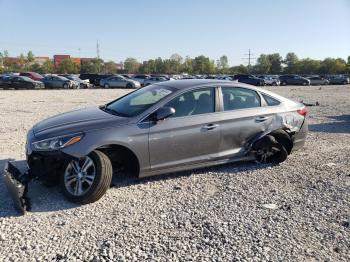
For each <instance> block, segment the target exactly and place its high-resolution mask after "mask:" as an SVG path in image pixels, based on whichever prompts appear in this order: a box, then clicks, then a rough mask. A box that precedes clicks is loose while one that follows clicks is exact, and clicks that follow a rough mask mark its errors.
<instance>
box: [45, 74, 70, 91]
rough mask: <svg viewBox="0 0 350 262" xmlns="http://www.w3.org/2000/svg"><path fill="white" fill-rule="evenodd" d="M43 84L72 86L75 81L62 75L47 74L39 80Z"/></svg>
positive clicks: (63, 86) (57, 86) (56, 86)
mask: <svg viewBox="0 0 350 262" xmlns="http://www.w3.org/2000/svg"><path fill="white" fill-rule="evenodd" d="M41 81H42V82H43V83H44V84H45V88H65V89H68V88H74V87H75V83H74V81H72V80H69V79H68V78H65V77H63V76H56V75H48V76H45V77H44V78H43V79H42V80H41Z"/></svg>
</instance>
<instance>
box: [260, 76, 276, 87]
mask: <svg viewBox="0 0 350 262" xmlns="http://www.w3.org/2000/svg"><path fill="white" fill-rule="evenodd" d="M259 78H260V79H263V80H264V83H265V85H269V86H279V85H280V83H281V81H280V80H279V79H278V78H275V77H272V76H259Z"/></svg>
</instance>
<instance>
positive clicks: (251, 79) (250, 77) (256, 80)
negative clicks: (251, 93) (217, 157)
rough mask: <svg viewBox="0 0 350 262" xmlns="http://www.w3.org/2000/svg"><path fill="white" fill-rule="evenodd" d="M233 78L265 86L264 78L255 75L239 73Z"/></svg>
mask: <svg viewBox="0 0 350 262" xmlns="http://www.w3.org/2000/svg"><path fill="white" fill-rule="evenodd" d="M233 80H237V81H238V82H241V83H245V84H249V85H254V86H263V85H264V84H265V83H264V80H263V79H260V78H257V77H256V76H253V75H243V74H238V75H234V76H233Z"/></svg>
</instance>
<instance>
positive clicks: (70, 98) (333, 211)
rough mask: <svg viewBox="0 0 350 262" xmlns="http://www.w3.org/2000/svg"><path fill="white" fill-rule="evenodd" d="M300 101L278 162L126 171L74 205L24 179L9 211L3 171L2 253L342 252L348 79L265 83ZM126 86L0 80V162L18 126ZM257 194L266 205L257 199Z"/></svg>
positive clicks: (181, 256) (335, 257)
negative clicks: (296, 136)
mask: <svg viewBox="0 0 350 262" xmlns="http://www.w3.org/2000/svg"><path fill="white" fill-rule="evenodd" d="M269 89H270V90H275V91H276V92H277V93H279V94H281V95H284V96H287V97H290V98H292V99H294V100H298V101H300V100H304V102H315V101H318V102H319V103H320V106H317V107H309V110H310V114H309V124H310V127H309V128H310V133H309V137H308V139H307V143H306V146H305V148H304V149H303V150H300V151H298V152H295V153H294V154H292V155H291V156H290V157H289V159H288V160H287V161H286V162H284V163H282V164H281V165H279V166H270V165H257V164H254V163H239V164H233V165H232V164H231V165H223V166H219V167H211V168H207V169H200V170H195V171H191V172H182V173H178V174H173V175H167V176H160V177H157V178H152V179H147V180H141V181H138V182H132V181H130V182H124V183H122V184H118V185H117V186H116V187H114V188H111V189H110V190H109V191H108V192H107V194H106V196H105V197H103V198H102V199H101V200H100V201H98V202H97V203H94V204H90V205H85V206H77V205H74V204H71V203H69V202H67V201H65V200H64V199H63V197H62V196H61V194H60V193H59V190H58V188H45V187H44V186H42V185H40V184H39V183H37V182H34V183H32V187H31V189H30V196H31V198H32V201H33V211H32V212H30V213H29V214H27V215H25V216H17V215H16V214H17V213H16V211H15V210H14V209H13V207H12V203H11V202H10V199H9V197H8V194H7V191H6V188H5V186H4V184H3V180H2V177H1V178H0V261H16V260H18V261H25V260H37V261H40V260H43V261H44V260H70V261H74V260H78V261H80V260H93V259H94V260H96V261H105V260H118V261H124V260H125V261H130V260H134V261H136V260H141V261H142V260H146V259H149V260H157V261H165V260H172V261H188V260H196V261H206V260H215V261H232V260H234V261H246V260H250V261H260V260H271V261H287V260H288V261H305V260H307V261H314V260H326V261H350V252H349V249H350V231H349V230H350V227H349V223H350V165H349V162H350V111H349V109H350V87H349V86H347V87H345V86H330V87H322V88H320V87H318V86H316V87H277V88H275V87H271V88H269ZM125 92H127V91H125V90H52V91H48V90H39V91H3V90H0V134H1V135H0V168H1V170H2V169H3V165H4V163H5V162H6V161H7V160H8V159H16V160H21V159H24V157H25V156H24V144H25V136H26V132H27V130H28V129H29V128H30V127H31V126H32V125H33V124H35V123H36V122H37V121H39V120H41V119H43V118H46V117H48V116H51V115H54V114H57V113H60V112H64V111H67V110H70V109H75V108H79V107H85V106H87V105H93V104H103V103H105V102H107V101H109V100H112V99H113V98H115V97H117V96H119V95H121V94H124V93H125ZM266 204H270V205H268V206H265V205H266Z"/></svg>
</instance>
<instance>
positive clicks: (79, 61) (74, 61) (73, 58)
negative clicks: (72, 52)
mask: <svg viewBox="0 0 350 262" xmlns="http://www.w3.org/2000/svg"><path fill="white" fill-rule="evenodd" d="M70 60H71V61H72V62H73V63H74V64H77V65H80V64H81V59H80V58H79V57H71V58H70Z"/></svg>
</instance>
